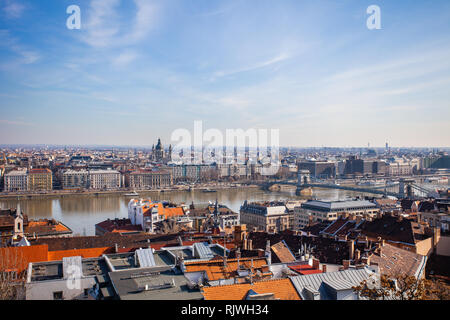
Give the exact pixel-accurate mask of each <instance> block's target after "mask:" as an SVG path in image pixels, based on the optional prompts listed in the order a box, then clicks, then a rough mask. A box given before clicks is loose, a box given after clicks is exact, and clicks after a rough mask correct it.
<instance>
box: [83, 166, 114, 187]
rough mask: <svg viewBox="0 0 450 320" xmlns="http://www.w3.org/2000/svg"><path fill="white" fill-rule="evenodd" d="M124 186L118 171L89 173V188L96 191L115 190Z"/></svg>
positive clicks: (94, 171)
mask: <svg viewBox="0 0 450 320" xmlns="http://www.w3.org/2000/svg"><path fill="white" fill-rule="evenodd" d="M121 185H122V178H121V174H120V172H119V171H117V170H110V169H108V170H91V171H89V188H90V189H96V190H114V189H119V188H120V187H121Z"/></svg>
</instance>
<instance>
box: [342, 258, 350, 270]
mask: <svg viewBox="0 0 450 320" xmlns="http://www.w3.org/2000/svg"><path fill="white" fill-rule="evenodd" d="M342 265H343V266H344V270H347V269H348V268H350V260H344V261H342Z"/></svg>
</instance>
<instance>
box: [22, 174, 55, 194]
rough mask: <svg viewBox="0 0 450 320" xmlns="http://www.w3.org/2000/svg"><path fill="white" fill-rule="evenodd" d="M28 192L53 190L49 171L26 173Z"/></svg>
mask: <svg viewBox="0 0 450 320" xmlns="http://www.w3.org/2000/svg"><path fill="white" fill-rule="evenodd" d="M28 179H29V180H28V181H29V182H28V183H29V190H30V191H46V190H52V189H53V179H52V172H51V171H50V169H31V170H30V171H29V173H28Z"/></svg>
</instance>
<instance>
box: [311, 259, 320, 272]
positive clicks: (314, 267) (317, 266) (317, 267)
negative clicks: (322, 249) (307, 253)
mask: <svg viewBox="0 0 450 320" xmlns="http://www.w3.org/2000/svg"><path fill="white" fill-rule="evenodd" d="M319 266H320V261H319V260H317V259H315V258H313V259H312V267H313V269H317V270H319Z"/></svg>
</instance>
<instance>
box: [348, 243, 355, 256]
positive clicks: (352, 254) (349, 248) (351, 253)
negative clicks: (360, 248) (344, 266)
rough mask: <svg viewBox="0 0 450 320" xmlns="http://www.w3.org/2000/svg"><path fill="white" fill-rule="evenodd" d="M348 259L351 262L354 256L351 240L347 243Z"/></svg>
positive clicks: (353, 245)
mask: <svg viewBox="0 0 450 320" xmlns="http://www.w3.org/2000/svg"><path fill="white" fill-rule="evenodd" d="M348 251H349V259H350V260H353V259H354V256H355V242H354V241H353V240H350V241H348Z"/></svg>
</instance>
